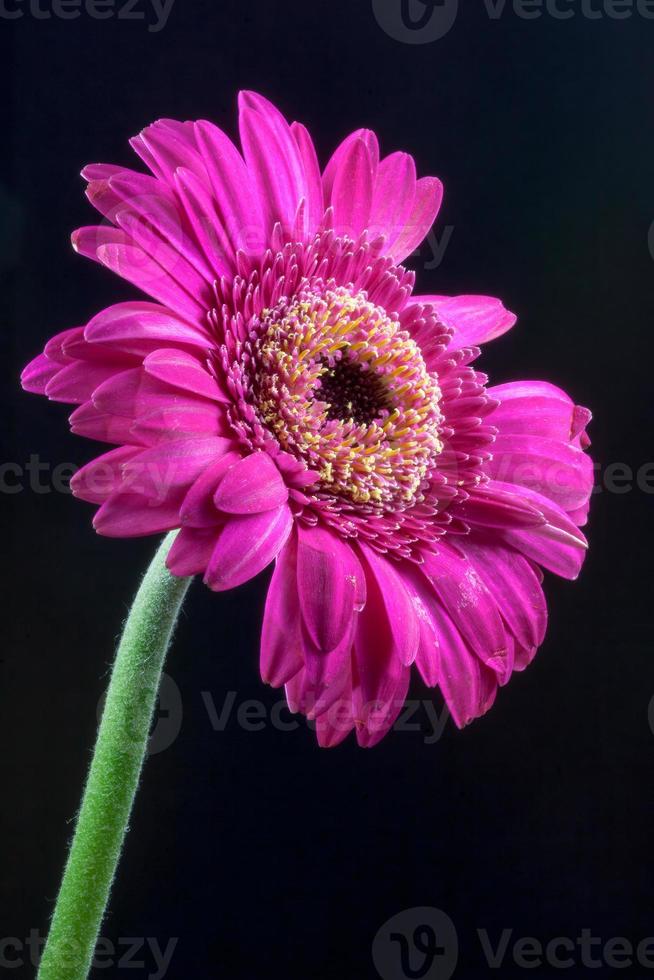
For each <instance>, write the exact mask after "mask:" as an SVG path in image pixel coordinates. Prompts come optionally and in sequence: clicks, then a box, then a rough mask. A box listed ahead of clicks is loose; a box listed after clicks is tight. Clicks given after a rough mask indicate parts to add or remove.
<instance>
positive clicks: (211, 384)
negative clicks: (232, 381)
mask: <svg viewBox="0 0 654 980" xmlns="http://www.w3.org/2000/svg"><path fill="white" fill-rule="evenodd" d="M143 367H144V368H145V370H146V371H147V373H148V374H151V375H152V377H154V378H159V380H160V381H167V382H168V384H171V385H174V386H175V387H176V388H183V389H184V390H185V391H190V392H192V393H193V394H195V395H202V396H203V397H204V398H209V399H210V400H211V401H220V402H225V403H229V402H230V401H231V399H230V398H229V396H228V395H227V394H226V393H225V392H224V391H222V390H221V388H220V387H219V386H218V382H217V381H216V379H215V378H214V377H212V375H211V374H210V373H209V370H208V368H207V366H206V361H205V362H203V361H201V360H199V359H198V358H197V357H193V355H192V354H187V353H185V351H181V350H176V349H175V348H163V349H160V350H157V351H154V352H153V353H152V354H148V356H147V357H146V358H145V360H144V362H143Z"/></svg>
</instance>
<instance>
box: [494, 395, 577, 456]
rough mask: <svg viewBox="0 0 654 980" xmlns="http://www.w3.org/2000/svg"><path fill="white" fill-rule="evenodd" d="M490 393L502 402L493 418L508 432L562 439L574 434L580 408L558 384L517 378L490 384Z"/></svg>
mask: <svg viewBox="0 0 654 980" xmlns="http://www.w3.org/2000/svg"><path fill="white" fill-rule="evenodd" d="M488 394H489V395H490V396H491V398H495V399H497V400H498V401H499V403H500V404H499V405H498V407H497V408H496V409H495V410H494V412H493V419H492V421H493V425H495V426H497V428H498V429H499V430H500V432H502V433H503V434H504V435H534V436H543V437H544V438H546V439H556V440H559V441H560V442H570V441H571V440H572V439H573V438H574V434H575V429H574V427H575V420H576V419H577V418H578V412H577V408H576V406H575V404H574V402H573V401H572V399H571V398H569V396H568V395H566V393H565V392H564V391H562V390H561V389H560V388H557V387H556V385H552V384H548V383H547V382H545V381H514V382H512V383H510V384H505V385H496V386H495V387H493V388H488ZM589 414H590V413H589Z"/></svg>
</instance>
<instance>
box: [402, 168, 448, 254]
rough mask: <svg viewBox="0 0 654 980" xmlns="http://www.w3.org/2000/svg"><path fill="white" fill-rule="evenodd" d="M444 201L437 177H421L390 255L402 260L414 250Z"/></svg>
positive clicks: (423, 237) (425, 234) (434, 219)
mask: <svg viewBox="0 0 654 980" xmlns="http://www.w3.org/2000/svg"><path fill="white" fill-rule="evenodd" d="M442 201H443V185H442V184H441V182H440V180H438V178H437V177H421V178H420V180H418V181H416V191H415V197H414V199H413V206H412V208H411V211H410V213H409V216H408V218H407V219H406V222H405V225H404V228H403V230H402V231H401V232H400V234H399V235H398V236H397V238H396V240H395V241H394V242H393V246H392V248H391V249H390V250H389V255H390V256H391V257H392V258H393V259H394V260H395V261H396V262H401V261H402V260H403V259H405V258H406V257H407V256H408V255H411V253H412V252H414V251H415V250H416V249H417V247H418V245H420V243H421V242H422V241H423V240H424V239H425V238H426V237H427V233H428V232H429V230H430V229H431V227H432V225H433V224H434V222H435V221H436V217H437V216H438V212H439V211H440V209H441V203H442Z"/></svg>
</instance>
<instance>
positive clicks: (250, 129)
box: [239, 92, 307, 230]
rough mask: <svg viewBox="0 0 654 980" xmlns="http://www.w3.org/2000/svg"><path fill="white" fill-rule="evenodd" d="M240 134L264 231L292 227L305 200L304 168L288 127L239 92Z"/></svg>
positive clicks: (250, 96)
mask: <svg viewBox="0 0 654 980" xmlns="http://www.w3.org/2000/svg"><path fill="white" fill-rule="evenodd" d="M239 106H240V117H239V119H240V121H239V126H240V133H241V143H242V145H243V152H244V155H245V162H246V164H247V167H248V170H249V172H250V174H251V177H252V178H253V179H254V183H255V186H256V188H257V191H258V196H259V204H260V207H261V211H262V214H263V216H264V222H265V225H266V228H267V229H268V230H271V229H272V228H273V227H274V225H275V224H276V223H277V222H280V224H281V226H282V228H284V229H285V230H288V229H290V228H291V227H292V225H293V221H294V219H295V215H296V212H297V209H298V206H299V204H300V201H301V200H302V198H305V199H306V197H307V188H306V183H305V176H304V164H303V162H302V159H301V157H300V153H299V150H298V147H297V143H296V142H295V139H294V137H293V134H292V133H291V130H290V126H289V125H288V123H287V122H286V120H285V119H284V118H283V116H282V115H281V113H280V112H279V111H278V110H277V109H275V107H274V106H273V105H272V104H271V103H270V102H268V101H267V100H266V99H263V98H262V97H261V96H258V95H256V94H255V93H252V92H241V94H240V96H239Z"/></svg>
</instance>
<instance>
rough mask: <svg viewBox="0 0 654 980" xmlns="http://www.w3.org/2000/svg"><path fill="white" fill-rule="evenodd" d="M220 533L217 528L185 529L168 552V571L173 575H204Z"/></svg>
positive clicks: (180, 532)
mask: <svg viewBox="0 0 654 980" xmlns="http://www.w3.org/2000/svg"><path fill="white" fill-rule="evenodd" d="M218 533H219V532H218V530H217V529H216V528H195V527H183V528H182V529H181V531H179V533H178V535H177V537H176V538H175V541H174V542H173V546H172V548H171V549H170V551H169V552H168V557H167V559H166V566H167V567H168V569H169V570H170V571H171V572H172V573H173V575H180V576H186V575H203V574H204V571H205V569H206V567H207V565H208V564H209V559H210V558H211V555H212V552H213V550H214V548H215V547H216V540H217V538H218Z"/></svg>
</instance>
